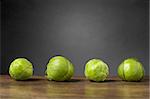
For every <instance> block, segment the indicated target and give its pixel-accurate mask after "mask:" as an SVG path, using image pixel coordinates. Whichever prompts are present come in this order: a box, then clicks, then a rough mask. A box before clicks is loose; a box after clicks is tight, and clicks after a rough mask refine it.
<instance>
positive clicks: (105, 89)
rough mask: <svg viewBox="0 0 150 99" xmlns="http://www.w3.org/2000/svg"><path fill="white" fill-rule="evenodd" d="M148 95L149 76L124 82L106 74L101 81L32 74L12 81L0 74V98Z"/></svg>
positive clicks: (139, 97) (129, 98) (118, 98)
mask: <svg viewBox="0 0 150 99" xmlns="http://www.w3.org/2000/svg"><path fill="white" fill-rule="evenodd" d="M5 98H11V99H92V98H93V99H134V98H135V99H149V77H145V79H144V80H143V81H141V82H125V81H121V80H120V79H118V78H117V77H110V78H108V80H106V81H105V82H99V83H96V82H91V81H88V80H86V79H85V78H84V77H73V78H72V80H70V81H68V82H55V81H48V80H46V79H45V78H44V77H37V76H34V77H32V78H31V79H29V80H27V81H15V80H13V79H11V78H10V77H9V76H8V75H0V99H5Z"/></svg>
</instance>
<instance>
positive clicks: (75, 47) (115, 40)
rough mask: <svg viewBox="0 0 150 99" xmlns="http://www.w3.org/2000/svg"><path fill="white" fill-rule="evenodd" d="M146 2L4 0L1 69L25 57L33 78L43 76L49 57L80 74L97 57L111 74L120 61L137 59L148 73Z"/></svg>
mask: <svg viewBox="0 0 150 99" xmlns="http://www.w3.org/2000/svg"><path fill="white" fill-rule="evenodd" d="M148 6H149V4H148V0H4V1H2V39H1V41H2V43H1V44H2V55H1V56H2V57H1V58H2V65H1V74H7V73H8V67H9V64H10V62H11V61H12V60H13V59H15V58H16V57H26V58H28V59H29V60H30V61H31V62H32V63H33V65H34V74H35V75H44V71H45V68H46V64H47V62H48V60H49V58H50V57H52V56H54V55H63V56H66V57H67V58H69V59H70V60H71V61H72V62H73V64H74V66H75V75H82V76H83V71H84V65H85V62H87V60H89V59H91V58H100V59H102V60H104V61H105V62H107V64H109V67H110V75H116V73H117V66H118V65H119V64H120V62H121V61H123V59H125V58H128V57H137V58H139V59H140V60H141V62H142V63H143V65H144V68H145V72H146V75H148V70H149V31H148V28H149V26H148V18H149V15H148V10H149V8H148Z"/></svg>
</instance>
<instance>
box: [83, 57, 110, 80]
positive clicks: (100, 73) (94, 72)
mask: <svg viewBox="0 0 150 99" xmlns="http://www.w3.org/2000/svg"><path fill="white" fill-rule="evenodd" d="M84 74H85V76H86V78H87V79H89V80H91V81H96V82H98V81H104V80H105V79H106V78H107V76H108V75H109V68H108V65H107V64H106V63H104V62H103V61H102V60H100V59H91V60H89V61H88V62H87V63H86V65H85V71H84Z"/></svg>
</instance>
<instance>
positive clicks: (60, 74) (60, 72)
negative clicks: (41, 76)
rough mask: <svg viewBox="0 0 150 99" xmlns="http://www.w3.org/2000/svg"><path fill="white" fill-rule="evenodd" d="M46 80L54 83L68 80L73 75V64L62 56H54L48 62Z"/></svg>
mask: <svg viewBox="0 0 150 99" xmlns="http://www.w3.org/2000/svg"><path fill="white" fill-rule="evenodd" d="M45 73H46V78H47V79H48V80H54V81H66V80H69V79H70V78H71V77H72V76H73V74H74V67H73V64H72V63H71V62H70V61H69V60H68V59H67V58H65V57H63V56H55V57H53V58H51V59H50V60H49V63H48V64H47V70H46V71H45Z"/></svg>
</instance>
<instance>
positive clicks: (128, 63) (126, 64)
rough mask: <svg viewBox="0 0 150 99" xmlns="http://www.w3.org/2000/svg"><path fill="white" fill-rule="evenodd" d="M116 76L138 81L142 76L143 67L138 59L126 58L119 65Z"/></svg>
mask: <svg viewBox="0 0 150 99" xmlns="http://www.w3.org/2000/svg"><path fill="white" fill-rule="evenodd" d="M118 76H119V77H120V78H121V79H122V80H125V81H140V80H142V79H143V77H144V68H143V66H142V64H141V63H140V62H139V61H138V59H136V58H128V59H126V60H124V61H123V62H122V63H121V64H120V65H119V67H118Z"/></svg>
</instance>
